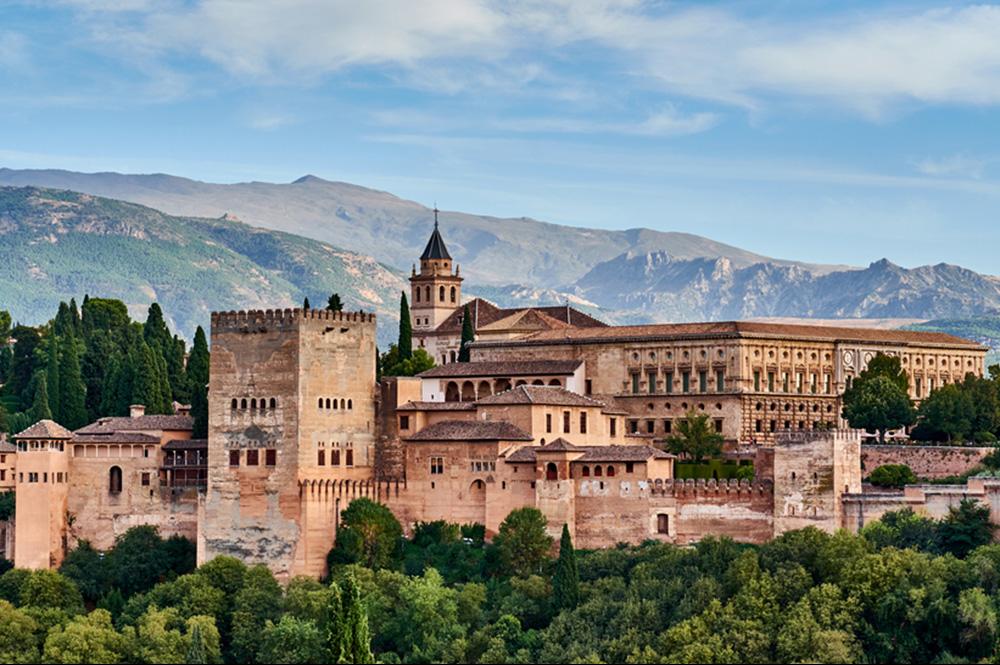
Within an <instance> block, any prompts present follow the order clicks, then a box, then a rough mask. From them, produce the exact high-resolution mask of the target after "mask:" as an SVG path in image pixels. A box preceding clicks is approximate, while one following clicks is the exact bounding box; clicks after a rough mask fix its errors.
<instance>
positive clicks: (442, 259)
mask: <svg viewBox="0 0 1000 665" xmlns="http://www.w3.org/2000/svg"><path fill="white" fill-rule="evenodd" d="M461 304H462V278H461V277H460V276H459V270H458V266H455V271H454V272H452V260H451V254H449V253H448V248H447V247H445V244H444V238H442V237H441V231H440V230H439V228H438V209H437V207H435V208H434V232H433V233H431V237H430V240H428V241H427V247H425V248H424V253H423V254H421V255H420V272H419V273H417V270H416V267H414V268H413V272H412V274H411V276H410V317H411V318H412V320H413V332H414V333H415V335H418V334H419V333H421V332H429V331H432V330H434V329H436V328H437V327H438V326H439V325H440V324H441V322H442V321H444V320H445V319H446V318H448V317H449V316H450V315H451V313H452V312H454V311H455V310H456V309H457V308H458V307H460V306H461ZM415 339H416V338H415Z"/></svg>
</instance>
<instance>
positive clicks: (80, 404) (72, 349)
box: [59, 337, 87, 430]
mask: <svg viewBox="0 0 1000 665" xmlns="http://www.w3.org/2000/svg"><path fill="white" fill-rule="evenodd" d="M76 346H77V342H76V340H75V339H73V337H68V338H66V340H65V341H64V343H63V350H62V362H61V363H60V365H59V381H60V383H59V390H60V395H59V410H60V418H61V420H60V421H59V423H60V424H61V425H63V426H64V427H66V428H67V429H71V430H74V429H79V428H80V427H83V426H84V425H86V424H87V387H86V386H85V385H84V383H83V377H82V376H81V374H80V355H79V353H77V350H76Z"/></svg>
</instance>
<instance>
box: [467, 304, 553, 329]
mask: <svg viewBox="0 0 1000 665" xmlns="http://www.w3.org/2000/svg"><path fill="white" fill-rule="evenodd" d="M569 327H571V326H570V324H568V323H566V322H565V321H560V320H559V319H556V318H554V317H551V316H549V315H548V314H546V313H545V312H542V311H539V310H537V309H522V310H519V311H517V312H514V313H513V314H511V315H510V316H505V317H504V318H502V319H499V320H497V321H494V322H493V323H489V324H487V325H483V326H479V330H477V332H480V333H487V332H491V331H494V330H496V331H508V330H515V331H518V332H530V331H533V330H559V329H561V328H569Z"/></svg>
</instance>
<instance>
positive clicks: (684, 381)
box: [681, 372, 691, 393]
mask: <svg viewBox="0 0 1000 665" xmlns="http://www.w3.org/2000/svg"><path fill="white" fill-rule="evenodd" d="M681 390H682V391H684V392H686V393H689V392H691V372H681Z"/></svg>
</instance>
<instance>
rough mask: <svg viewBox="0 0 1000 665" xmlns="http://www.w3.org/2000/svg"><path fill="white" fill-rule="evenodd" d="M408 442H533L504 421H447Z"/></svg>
mask: <svg viewBox="0 0 1000 665" xmlns="http://www.w3.org/2000/svg"><path fill="white" fill-rule="evenodd" d="M405 440H406V441H414V442H418V441H532V440H533V439H532V438H531V435H530V434H528V433H527V432H525V431H524V430H522V429H521V428H520V427H517V426H516V425H512V424H511V423H509V422H506V421H504V420H445V421H443V422H440V423H434V424H433V425H428V426H427V427H425V428H423V429H422V430H420V431H419V432H417V433H416V434H414V435H413V436H410V437H406V438H405Z"/></svg>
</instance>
